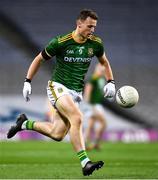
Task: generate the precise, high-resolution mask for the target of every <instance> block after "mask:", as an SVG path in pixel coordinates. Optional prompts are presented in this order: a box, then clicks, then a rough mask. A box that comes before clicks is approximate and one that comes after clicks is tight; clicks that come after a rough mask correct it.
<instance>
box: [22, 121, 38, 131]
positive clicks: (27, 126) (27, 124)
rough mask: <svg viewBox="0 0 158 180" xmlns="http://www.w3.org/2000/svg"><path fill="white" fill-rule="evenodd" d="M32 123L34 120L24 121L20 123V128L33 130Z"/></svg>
mask: <svg viewBox="0 0 158 180" xmlns="http://www.w3.org/2000/svg"><path fill="white" fill-rule="evenodd" d="M34 123H35V121H32V120H27V121H24V122H23V124H22V129H27V130H33V125H34Z"/></svg>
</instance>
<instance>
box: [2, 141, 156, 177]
mask: <svg viewBox="0 0 158 180" xmlns="http://www.w3.org/2000/svg"><path fill="white" fill-rule="evenodd" d="M102 146H103V147H102V150H101V151H91V152H88V155H89V157H90V159H92V160H93V161H95V160H103V161H104V162H105V166H104V167H103V168H102V169H100V170H99V171H96V172H94V173H93V175H92V176H90V177H84V176H83V175H82V172H81V167H80V163H79V160H78V158H77V156H76V153H75V152H74V151H73V149H72V146H71V144H69V143H64V142H62V143H61V142H60V143H56V142H46V141H23V142H11V141H8V142H0V178H1V179H7V178H10V179H24V178H25V179H26V178H28V179H46V178H47V179H84V178H85V179H86V178H87V179H92V178H93V179H152V178H154V179H156V178H158V143H150V144H123V143H104V144H103V145H102Z"/></svg>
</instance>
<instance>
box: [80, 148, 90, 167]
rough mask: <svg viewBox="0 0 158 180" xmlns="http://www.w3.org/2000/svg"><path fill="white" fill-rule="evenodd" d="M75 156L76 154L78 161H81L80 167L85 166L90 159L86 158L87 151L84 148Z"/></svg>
mask: <svg viewBox="0 0 158 180" xmlns="http://www.w3.org/2000/svg"><path fill="white" fill-rule="evenodd" d="M77 156H78V157H79V159H80V162H81V166H82V167H85V165H86V164H87V162H88V161H90V159H89V158H88V156H87V153H86V151H85V150H82V151H79V152H78V153H77Z"/></svg>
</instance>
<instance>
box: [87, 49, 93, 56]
mask: <svg viewBox="0 0 158 180" xmlns="http://www.w3.org/2000/svg"><path fill="white" fill-rule="evenodd" d="M88 55H89V56H93V48H88Z"/></svg>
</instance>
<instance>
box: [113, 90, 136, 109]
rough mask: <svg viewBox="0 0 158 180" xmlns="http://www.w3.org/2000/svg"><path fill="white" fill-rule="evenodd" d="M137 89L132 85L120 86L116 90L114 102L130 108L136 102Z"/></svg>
mask: <svg viewBox="0 0 158 180" xmlns="http://www.w3.org/2000/svg"><path fill="white" fill-rule="evenodd" d="M138 100H139V94H138V91H137V90H136V89H135V88H134V87H132V86H122V87H121V88H120V89H118V91H117V92H116V102H117V103H118V104H119V105H120V106H121V107H124V108H131V107H133V106H134V105H136V104H137V103H138Z"/></svg>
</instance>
